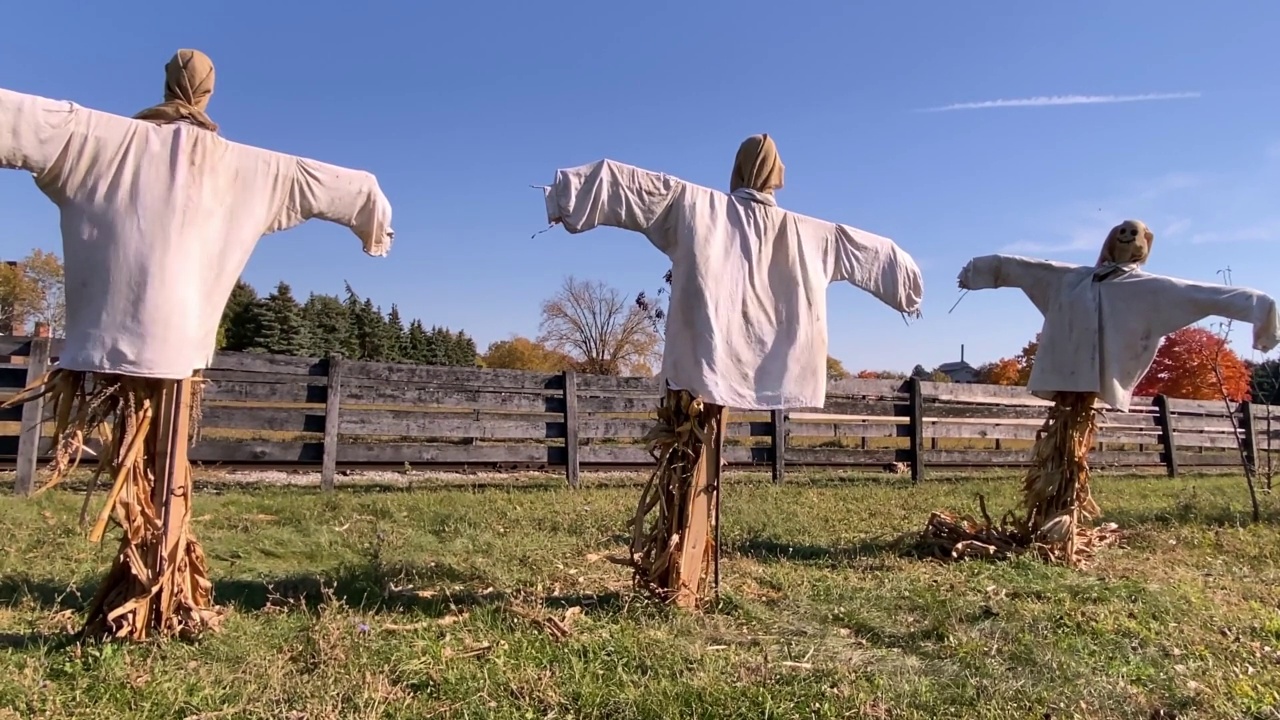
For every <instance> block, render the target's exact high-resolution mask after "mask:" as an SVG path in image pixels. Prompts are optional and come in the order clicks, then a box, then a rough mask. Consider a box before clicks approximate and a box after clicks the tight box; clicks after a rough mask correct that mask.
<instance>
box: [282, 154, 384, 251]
mask: <svg viewBox="0 0 1280 720" xmlns="http://www.w3.org/2000/svg"><path fill="white" fill-rule="evenodd" d="M290 159H291V160H292V161H293V162H294V163H295V164H296V170H295V172H294V174H293V178H292V180H293V182H292V185H291V187H290V188H289V190H288V192H287V194H286V199H285V202H284V203H283V207H282V208H281V211H280V213H279V214H278V215H277V216H276V218H275V219H274V220H273V221H272V222H271V224H270V226H269V227H268V228H267V232H276V231H279V230H287V229H288V228H291V227H294V226H296V225H300V224H301V223H304V222H306V221H307V220H311V219H312V218H318V219H320V220H328V221H329V222H332V223H337V224H339V225H343V226H346V227H348V228H350V229H351V231H352V232H354V233H355V234H356V237H358V238H360V242H361V244H362V245H363V246H364V251H365V252H366V253H368V254H369V255H372V256H374V257H383V256H385V255H386V254H387V253H389V252H390V251H391V242H392V240H393V239H394V237H395V232H394V231H393V230H392V229H391V203H390V202H389V201H388V200H387V197H386V195H384V194H383V193H382V189H381V188H380V187H379V186H378V180H377V178H375V177H374V176H373V175H372V174H371V173H368V172H364V171H363V170H351V169H349V168H344V167H338V166H337V165H329V164H327V163H322V162H319V161H317V160H307V159H305V158H290Z"/></svg>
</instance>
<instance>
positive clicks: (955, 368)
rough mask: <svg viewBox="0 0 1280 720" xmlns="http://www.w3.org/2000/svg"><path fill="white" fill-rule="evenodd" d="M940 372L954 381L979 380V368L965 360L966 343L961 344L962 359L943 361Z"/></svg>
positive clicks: (969, 381)
mask: <svg viewBox="0 0 1280 720" xmlns="http://www.w3.org/2000/svg"><path fill="white" fill-rule="evenodd" d="M938 372H940V373H942V374H943V375H946V376H947V377H949V378H951V382H954V383H976V382H978V369H977V368H975V367H974V366H972V365H970V364H969V363H967V362H965V360H964V345H961V346H960V360H959V361H958V362H948V363H942V364H941V365H939V366H938Z"/></svg>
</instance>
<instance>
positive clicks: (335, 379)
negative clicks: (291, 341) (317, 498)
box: [320, 355, 342, 492]
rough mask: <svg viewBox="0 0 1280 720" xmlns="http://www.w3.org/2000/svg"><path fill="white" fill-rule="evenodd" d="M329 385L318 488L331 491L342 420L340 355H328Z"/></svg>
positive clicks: (336, 465) (336, 469)
mask: <svg viewBox="0 0 1280 720" xmlns="http://www.w3.org/2000/svg"><path fill="white" fill-rule="evenodd" d="M328 363H329V368H328V369H329V386H328V387H327V388H326V390H325V397H324V458H323V460H322V461H321V465H320V489H321V490H323V491H325V492H331V491H332V490H333V486H334V478H335V476H336V475H337V473H338V429H339V426H340V425H341V422H342V417H341V414H340V409H341V407H342V356H341V355H331V356H329V361H328Z"/></svg>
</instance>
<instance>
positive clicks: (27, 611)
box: [0, 474, 1280, 720]
mask: <svg viewBox="0 0 1280 720" xmlns="http://www.w3.org/2000/svg"><path fill="white" fill-rule="evenodd" d="M791 477H793V478H794V479H795V480H797V481H796V482H792V483H790V484H789V485H788V486H785V487H780V488H779V487H772V486H769V485H767V484H763V483H738V484H733V485H731V486H730V487H729V490H728V491H727V495H726V499H725V518H724V522H725V527H724V542H725V546H726V548H727V552H728V555H727V561H726V565H725V566H724V577H725V592H724V594H723V598H722V600H721V602H720V605H719V606H718V607H717V608H715V610H714V611H713V612H709V613H706V614H704V615H701V616H690V615H682V614H680V613H678V612H675V611H667V610H663V609H660V608H655V607H653V606H652V605H650V604H649V603H647V602H645V601H643V600H642V599H640V598H637V597H635V596H633V595H632V594H631V592H630V591H629V589H628V577H627V573H626V571H625V570H624V569H622V568H619V567H617V566H613V565H610V564H609V563H608V562H606V561H604V560H602V559H599V555H600V554H602V553H608V552H611V551H616V550H618V549H619V548H620V547H621V545H620V540H619V538H618V534H619V531H620V530H621V528H622V523H623V520H624V518H625V517H626V516H627V515H628V514H629V512H630V509H631V507H632V505H633V503H634V502H635V500H636V498H637V495H638V489H637V488H635V487H597V488H592V489H587V490H583V491H579V492H570V491H567V490H560V489H537V488H522V489H518V490H502V489H468V488H453V489H448V490H411V491H404V490H401V491H376V490H372V489H366V488H361V489H346V490H342V491H340V492H338V493H336V494H334V495H333V496H331V497H323V496H322V495H320V494H319V493H318V492H314V491H309V490H302V489H280V488H277V489H257V490H252V491H250V490H241V489H230V490H228V489H225V488H221V489H218V490H213V489H205V491H204V492H203V493H202V494H201V495H200V496H199V497H198V501H197V505H196V515H197V517H198V519H197V521H196V523H195V526H196V531H197V533H198V535H199V537H200V538H201V539H202V541H203V543H204V546H205V548H206V551H207V552H208V554H209V557H210V563H211V571H212V573H213V575H214V576H215V579H216V581H217V589H216V593H217V597H218V598H219V600H220V601H222V602H223V603H226V604H227V605H228V606H229V607H230V608H231V610H230V614H229V616H228V618H227V620H226V622H225V624H224V627H223V629H222V631H221V632H220V633H217V634H214V635H210V636H208V637H206V638H204V639H203V640H201V641H200V642H198V643H196V644H187V643H182V642H171V643H149V644H143V645H137V646H124V645H96V644H86V645H77V644H75V643H74V642H73V641H72V640H71V639H69V636H68V635H67V631H68V630H70V629H74V628H75V627H76V625H77V622H78V620H79V615H78V614H77V613H78V611H79V610H80V609H81V608H82V607H83V604H84V602H86V601H87V596H88V595H89V594H90V593H91V592H92V586H93V584H94V582H95V581H96V580H97V578H98V576H99V574H100V573H101V572H102V571H103V570H104V568H105V567H106V565H107V563H108V561H109V559H110V555H111V551H112V549H113V547H114V546H113V545H108V546H104V547H94V546H90V545H89V544H88V543H87V542H86V541H85V540H84V539H83V536H82V535H81V534H80V533H79V532H78V531H77V529H76V528H75V517H76V515H77V513H78V511H79V497H78V496H76V495H73V494H70V493H64V492H53V493H50V494H49V495H47V496H45V497H41V498H39V499H37V500H34V501H20V500H16V499H12V498H7V497H6V498H3V499H0V538H3V540H0V546H2V547H3V552H2V553H0V708H7V710H5V709H0V718H3V719H5V720H8V719H9V718H24V719H25V718H60V719H62V718H66V719H70V718H122V717H127V718H131V719H132V718H137V719H145V718H204V719H206V720H212V719H213V718H273V719H274V718H287V719H288V720H326V719H334V720H337V719H338V718H343V719H346V718H357V719H359V718H382V717H387V718H486V717H495V718H544V717H557V718H654V719H659V718H743V719H747V718H750V719H753V720H755V719H758V718H828V717H830V718H836V717H864V718H881V719H889V718H892V719H895V720H897V719H905V718H981V719H983V720H991V719H996V718H1044V717H1049V718H1055V719H1057V718H1071V717H1079V718H1173V717H1177V718H1280V713H1278V712H1277V710H1276V708H1277V707H1280V706H1278V705H1277V703H1278V702H1280V697H1278V695H1277V693H1278V692H1280V650H1278V648H1280V572H1278V571H1277V570H1276V562H1277V559H1280V510H1278V504H1277V503H1276V501H1275V500H1274V499H1272V498H1270V497H1267V498H1264V500H1265V502H1266V506H1265V507H1266V511H1267V518H1266V520H1265V522H1264V523H1263V524H1261V525H1257V526H1253V525H1250V524H1249V523H1248V522H1247V521H1248V516H1247V507H1248V503H1247V498H1246V497H1245V495H1244V489H1243V481H1241V480H1240V479H1239V478H1232V477H1199V478H1186V479H1180V480H1177V481H1169V480H1165V479H1162V478H1139V477H1132V478H1119V477H1100V478H1098V480H1097V481H1096V485H1097V494H1098V499H1099V502H1100V503H1101V504H1102V506H1103V508H1104V509H1105V510H1106V511H1107V517H1108V518H1109V519H1111V520H1113V521H1116V522H1119V523H1120V524H1121V525H1122V526H1124V527H1126V528H1128V529H1129V530H1130V531H1131V535H1130V537H1129V539H1128V541H1127V543H1126V545H1125V546H1124V547H1121V548H1118V549H1114V550H1109V551H1106V552H1105V553H1104V554H1103V555H1102V556H1101V558H1100V560H1099V562H1098V563H1097V564H1096V565H1095V566H1094V567H1092V568H1090V569H1088V570H1086V571H1070V570H1065V569H1060V568H1051V567H1046V566H1043V565H1041V564H1038V563H1036V562H1034V561H1030V560H1019V561H1014V562H1009V563H1003V564H993V563H982V562H969V563H958V564H947V563H939V562H933V561H923V560H918V559H913V558H911V557H909V556H904V555H903V553H902V552H901V549H900V546H899V545H898V544H896V543H895V536H896V535H897V534H899V533H902V532H908V531H913V530H917V529H919V528H921V527H923V523H924V520H925V518H926V517H927V515H928V513H929V511H930V510H933V509H935V508H940V507H951V508H963V509H970V508H972V507H973V506H974V498H975V494H976V493H978V492H982V493H986V494H988V497H989V498H990V502H991V505H992V508H993V510H994V509H996V508H1005V507H1008V506H1010V504H1011V503H1012V502H1013V500H1014V496H1013V494H1012V491H1013V489H1014V487H1015V486H1016V483H1015V482H1014V480H1013V479H1012V478H1011V477H1006V478H1004V479H996V478H986V479H967V480H957V481H954V482H931V483H928V484H924V485H921V486H919V487H912V486H910V485H909V484H908V483H906V482H904V481H902V480H901V479H885V478H883V477H881V478H876V479H874V480H873V479H866V478H864V479H854V480H846V481H844V482H835V480H834V479H833V478H813V477H811V478H810V480H809V481H808V482H799V481H798V480H799V479H800V477H801V476H799V475H798V474H795V475H792V476H791ZM547 617H554V618H557V619H559V620H561V621H562V622H563V623H564V624H566V625H567V626H568V627H569V629H570V633H569V634H568V636H567V637H564V638H559V639H558V638H557V637H556V636H555V635H553V634H552V633H551V632H550V631H549V630H548V627H547V625H546V624H545V623H543V622H540V618H547ZM566 618H567V619H566Z"/></svg>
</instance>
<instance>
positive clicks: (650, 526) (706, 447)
mask: <svg viewBox="0 0 1280 720" xmlns="http://www.w3.org/2000/svg"><path fill="white" fill-rule="evenodd" d="M726 418H727V413H726V412H725V408H724V407H722V406H719V405H712V404H710V403H704V402H703V401H702V400H699V399H697V398H694V397H693V396H692V395H690V394H689V393H688V392H686V391H683V390H671V389H668V390H667V392H666V395H665V396H664V397H663V399H662V402H661V403H660V405H659V407H658V422H657V424H656V425H655V426H654V427H653V429H652V430H650V431H649V433H648V434H647V435H646V436H645V442H646V444H647V446H648V449H649V452H650V454H651V455H653V457H654V459H655V460H656V461H657V463H658V466H657V467H656V468H655V469H654V471H653V473H652V474H651V475H650V476H649V480H648V482H647V483H646V484H645V487H644V491H643V492H642V493H641V495H640V502H639V504H638V505H637V506H636V512H635V515H634V516H633V517H632V519H631V521H630V523H629V530H630V534H631V552H630V555H629V556H628V557H624V558H615V561H616V562H619V563H622V564H626V565H629V566H630V567H632V569H633V571H634V581H635V584H636V586H637V587H638V588H640V589H642V590H644V591H647V592H649V593H650V594H652V595H653V596H655V597H656V598H658V599H659V600H661V601H663V602H667V603H671V604H674V605H676V606H678V607H682V608H686V609H697V608H698V607H700V606H701V605H702V604H703V602H704V601H705V599H706V596H707V591H708V589H709V585H710V580H711V577H712V574H713V573H712V571H713V567H714V568H715V570H716V571H717V572H716V573H715V574H716V575H718V567H715V565H716V561H717V558H718V548H717V547H716V543H717V542H718V540H719V535H718V529H719V523H718V521H719V501H720V468H721V465H722V460H721V455H722V452H723V444H724V426H725V420H726ZM717 579H718V578H717Z"/></svg>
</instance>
